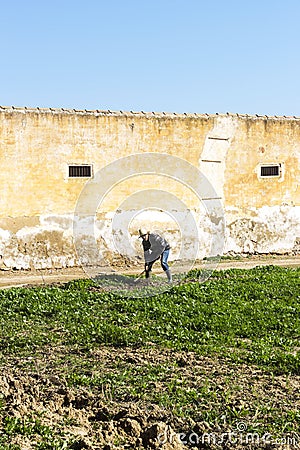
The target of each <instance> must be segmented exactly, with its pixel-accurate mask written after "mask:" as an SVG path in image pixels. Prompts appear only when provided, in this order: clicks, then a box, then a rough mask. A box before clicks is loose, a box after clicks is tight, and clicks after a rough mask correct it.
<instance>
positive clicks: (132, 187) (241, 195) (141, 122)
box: [0, 108, 300, 268]
mask: <svg viewBox="0 0 300 450" xmlns="http://www.w3.org/2000/svg"><path fill="white" fill-rule="evenodd" d="M0 138H1V151H0V163H1V173H0V185H1V199H0V254H1V255H2V264H4V265H6V266H9V267H12V266H14V267H18V268H20V267H33V266H34V267H51V266H58V267H59V266H66V265H74V264H77V262H76V255H74V250H73V243H72V214H73V212H74V210H75V208H76V204H77V201H78V197H79V195H80V193H81V191H82V189H83V187H84V185H85V183H86V181H87V180H86V179H69V178H68V176H67V168H68V164H92V165H93V171H94V173H97V172H98V171H99V170H101V169H102V168H104V167H105V166H107V164H109V163H113V162H114V161H115V160H117V159H119V158H122V157H126V156H128V155H131V154H137V153H147V152H154V153H158V154H159V153H164V154H169V155H173V156H177V157H179V158H182V159H184V160H187V161H188V162H190V163H191V164H192V165H194V166H195V167H197V168H198V169H199V170H200V171H201V172H202V173H203V174H204V175H205V176H207V178H208V179H209V180H210V182H211V183H212V185H213V186H214V187H215V190H216V193H217V196H218V197H220V199H221V202H222V204H223V206H224V211H225V218H226V224H227V228H226V230H227V231H226V233H227V234H226V238H227V239H226V245H225V247H224V251H225V252H228V251H232V252H272V251H278V252H286V251H293V249H294V250H295V249H296V247H297V241H298V240H299V236H300V218H299V206H300V187H299V186H300V175H299V174H300V170H299V169H300V167H299V166H300V119H298V118H282V117H281V118H275V117H269V118H266V117H256V116H249V117H248V116H239V115H211V116H208V115H196V114H194V115H184V114H183V115H176V114H164V113H161V114H154V113H147V114H144V113H121V112H120V113H118V112H112V113H111V112H108V111H106V112H101V111H99V112H97V111H90V112H89V111H81V112H80V111H73V110H68V111H63V110H50V109H49V110H38V109H32V110H30V109H25V108H19V109H18V108H0ZM270 163H281V164H282V168H283V176H282V177H280V178H279V179H277V178H274V179H260V178H259V177H258V175H257V170H258V167H259V164H270ZM158 187H159V188H160V189H162V190H165V191H166V192H171V193H173V194H174V195H175V196H177V197H179V198H180V199H182V200H183V201H184V202H185V204H186V206H187V208H189V209H191V210H194V211H196V215H197V214H198V215H197V220H199V224H200V228H201V214H202V212H201V207H200V206H199V199H198V198H197V196H195V195H194V194H193V193H192V192H191V191H190V190H189V189H188V188H187V187H186V186H183V185H182V184H181V183H180V182H178V181H175V180H171V179H169V178H166V177H163V176H157V177H153V176H149V175H148V176H147V175H144V176H139V177H135V178H131V179H129V180H126V181H123V182H122V183H120V184H119V185H118V187H116V188H114V189H112V190H111V192H110V193H109V194H108V195H107V197H106V199H105V200H104V202H103V204H102V205H101V208H100V210H99V211H98V217H101V218H102V219H103V218H104V219H105V218H106V219H107V220H108V218H109V213H112V212H114V211H115V210H116V209H117V208H118V206H119V205H120V204H121V203H122V201H124V199H126V198H127V197H128V196H129V195H130V194H132V193H134V192H136V191H137V190H141V189H157V188H158ZM142 203H143V202H142V201H140V204H137V205H136V207H137V209H142V208H143V204H142ZM100 234H101V230H100ZM100 237H101V239H102V242H103V243H104V244H103V245H104V246H105V251H106V253H105V254H106V255H107V254H108V253H109V251H110V250H112V243H111V241H110V235H109V228H108V227H107V228H106V229H105V230H104V231H103V233H102V234H101V236H100ZM176 239H177V238H176ZM176 245H178V243H177V244H176ZM176 245H175V246H176ZM200 253H201V252H200ZM103 255H104V253H103Z"/></svg>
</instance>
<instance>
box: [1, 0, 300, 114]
mask: <svg viewBox="0 0 300 450" xmlns="http://www.w3.org/2000/svg"><path fill="white" fill-rule="evenodd" d="M0 11H1V40H0V46H1V70H0V86H1V95H0V104H1V105H14V106H29V107H36V106H39V107H58V108H59V107H62V108H83V109H111V110H134V111H140V110H143V111H170V112H179V113H182V112H198V113H215V112H219V113H222V112H233V113H248V114H256V113H257V114H268V115H296V116H300V101H299V100H300V26H299V24H300V2H299V0H285V1H283V0H251V1H245V0H244V1H243V0H223V1H222V0H214V1H207V0H205V1H202V0H148V1H146V0H144V1H143V0H139V1H138V0H98V1H97V0H82V1H79V0H48V1H45V0H43V1H42V0H10V1H7V0H2V1H1V10H0Z"/></svg>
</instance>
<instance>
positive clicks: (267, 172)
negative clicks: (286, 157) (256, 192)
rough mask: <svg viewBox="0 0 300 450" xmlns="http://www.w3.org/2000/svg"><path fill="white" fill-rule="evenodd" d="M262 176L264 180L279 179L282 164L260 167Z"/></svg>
mask: <svg viewBox="0 0 300 450" xmlns="http://www.w3.org/2000/svg"><path fill="white" fill-rule="evenodd" d="M260 176H261V177H263V178H268V177H279V176H280V164H272V165H269V166H261V167H260Z"/></svg>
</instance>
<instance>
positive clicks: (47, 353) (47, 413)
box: [0, 347, 300, 450]
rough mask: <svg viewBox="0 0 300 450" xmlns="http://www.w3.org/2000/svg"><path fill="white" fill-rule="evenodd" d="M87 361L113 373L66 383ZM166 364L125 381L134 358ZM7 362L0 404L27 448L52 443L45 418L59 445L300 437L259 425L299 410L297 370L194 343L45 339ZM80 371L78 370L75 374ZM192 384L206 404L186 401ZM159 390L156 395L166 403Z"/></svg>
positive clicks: (144, 365) (179, 445) (167, 446)
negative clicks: (188, 346)
mask: <svg viewBox="0 0 300 450" xmlns="http://www.w3.org/2000/svg"><path fill="white" fill-rule="evenodd" d="M84 362H86V363H88V364H89V366H90V367H92V371H95V372H94V379H96V378H97V374H96V373H98V375H99V374H101V376H102V379H104V378H105V375H110V376H108V377H107V382H106V383H101V384H97V383H95V385H89V386H86V385H85V383H84V377H82V380H81V381H82V383H81V384H82V385H80V386H78V385H77V386H76V387H75V386H74V384H73V385H72V383H71V384H70V377H69V375H68V374H70V373H72V372H73V373H76V374H77V375H76V377H78V379H79V378H80V373H78V372H79V367H82V364H83V363H84ZM161 366H164V367H165V368H168V370H165V371H164V376H163V377H159V378H157V377H155V376H154V375H153V379H152V380H151V377H150V376H149V377H148V378H149V379H148V380H147V385H143V383H141V384H140V385H139V380H135V383H133V385H134V384H135V386H136V389H137V391H136V392H135V391H134V390H128V385H129V383H131V384H132V380H131V381H129V375H128V374H130V371H131V369H132V368H134V371H135V373H137V369H139V371H140V373H145V371H147V370H149V367H151V373H152V374H155V373H159V371H160V368H161ZM116 367H117V368H118V369H117V370H118V373H119V374H120V373H121V372H122V370H123V372H122V373H123V379H122V380H120V379H118V381H116V382H114V379H113V377H111V374H112V373H116V371H117V370H116ZM76 368H77V369H78V370H77V371H76ZM1 372H2V375H1V376H0V392H1V397H2V399H1V403H2V413H4V416H5V414H7V415H8V416H9V417H10V423H5V426H6V428H7V427H9V425H10V426H11V427H13V426H15V428H16V430H15V431H16V432H15V433H11V437H10V442H9V444H10V445H13V444H15V445H19V446H20V448H21V449H22V450H23V449H24V450H25V449H34V448H49V449H50V448H52V447H51V445H50V446H49V447H47V446H41V447H38V444H39V442H40V439H41V437H40V435H43V436H45V435H46V433H47V429H48V428H49V430H51V431H49V433H50V435H49V442H53V443H54V442H60V443H64V444H65V445H66V446H65V447H64V446H63V444H60V446H59V445H58V446H54V444H52V445H53V448H59V449H63V448H70V449H84V448H85V449H90V450H92V449H93V450H96V449H106V450H109V449H111V450H113V449H158V448H160V449H163V450H171V449H173V450H176V449H192V448H194V449H198V448H202V449H220V448H222V449H227V448H235V449H237V448H238V449H246V448H247V449H260V448H264V449H277V450H278V449H294V448H295V449H296V448H299V444H300V436H299V435H298V434H297V432H296V430H294V433H292V434H291V433H289V438H287V437H286V436H287V435H286V434H282V436H285V437H284V438H281V440H280V442H279V441H275V440H274V442H273V440H272V439H273V437H272V436H271V435H268V433H267V431H266V429H264V426H263V423H264V421H272V420H278V417H277V419H276V414H278V412H279V414H282V415H288V414H290V412H291V401H292V409H293V411H297V410H298V411H299V407H300V389H299V388H300V377H299V376H295V375H293V376H289V375H277V376H275V377H274V376H271V375H269V374H266V373H264V372H263V371H261V370H260V369H259V368H255V367H249V366H247V365H243V364H239V365H235V364H234V363H228V361H223V360H222V359H214V358H210V357H203V356H200V355H196V354H194V353H192V352H178V351H171V350H158V349H157V348H153V349H151V348H148V349H138V350H135V349H116V348H109V347H102V348H99V349H97V350H91V351H89V354H86V353H84V351H83V350H80V349H77V350H76V349H75V348H74V349H73V351H72V352H71V354H70V350H68V354H67V353H66V349H65V348H45V349H44V350H43V352H39V353H37V354H34V355H33V356H32V357H30V356H29V357H27V358H17V357H12V358H7V359H6V362H5V367H2V371H1ZM88 375H90V376H91V375H93V374H92V373H90V374H88V373H86V374H85V377H86V379H87V378H88ZM76 377H75V375H73V381H74V380H75V378H76ZM103 377H104V378H103ZM78 379H77V381H78ZM175 380H177V386H176V383H175ZM180 380H181V381H180ZM178 383H179V384H178ZM180 383H182V385H183V386H184V389H185V390H184V391H183V392H185V395H184V396H183V398H182V414H180V411H179V410H178V408H177V410H175V409H174V408H173V407H172V389H173V390H175V389H176V390H177V397H178V389H180ZM194 389H197V390H198V391H199V390H202V391H203V400H202V404H201V405H199V404H197V405H195V403H193V401H192V397H191V398H190V399H188V402H187V399H186V397H187V396H188V392H193V390H194ZM143 392H144V394H145V395H144V396H143V395H141V393H143ZM163 398H165V406H164V405H163V403H164V402H163V401H162V400H163ZM153 399H160V405H159V406H158V403H157V402H155V401H153ZM177 402H178V398H177ZM193 405H194V406H193ZM190 407H191V408H197V410H198V414H197V415H196V416H195V415H194V417H193V419H192V418H188V417H189V414H185V413H184V412H185V408H190ZM229 409H230V410H231V411H234V410H235V411H236V412H237V415H238V414H239V415H240V413H241V411H243V410H245V411H248V416H247V419H245V420H241V419H239V420H237V421H236V422H231V423H228V422H227V419H226V418H227V417H228V415H227V411H228V410H229ZM186 411H187V409H186ZM211 411H214V412H216V411H218V414H217V416H216V417H215V420H214V421H213V420H212V418H210V419H209V417H210V412H211ZM249 411H250V412H249ZM249 414H250V416H249ZM272 415H273V416H272ZM12 417H14V418H15V421H14V422H13V423H11V422H12V419H11V418H12ZM249 419H250V420H249ZM39 421H41V423H42V429H41V430H40V429H39V425H38V423H39ZM208 421H209V423H208ZM250 423H251V427H253V426H254V427H255V429H257V430H258V431H257V432H256V433H255V434H254V433H253V434H252V433H251V428H250V426H249V424H250ZM17 427H19V428H18V429H17ZM26 427H27V428H26ZM30 427H31V428H30ZM24 430H25V432H24ZM26 430H27V431H26ZM17 431H19V432H17ZM247 433H249V435H248V434H247ZM247 436H248V437H247ZM0 438H1V435H0ZM55 439H56V441H55ZM288 439H289V441H288ZM287 442H290V443H291V442H293V443H294V444H295V445H290V443H289V444H287ZM1 448H5V449H6V448H16V447H1Z"/></svg>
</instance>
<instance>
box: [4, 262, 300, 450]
mask: <svg viewBox="0 0 300 450" xmlns="http://www.w3.org/2000/svg"><path fill="white" fill-rule="evenodd" d="M198 276H199V272H197V271H196V270H194V271H191V272H190V273H189V274H188V276H187V278H186V280H185V282H184V283H181V284H180V285H178V286H174V287H172V288H171V290H169V291H168V292H165V293H162V294H159V295H156V296H149V297H145V298H131V297H130V296H129V297H128V296H120V295H116V294H114V293H113V292H105V291H103V292H101V291H100V290H99V289H96V287H97V286H98V285H96V284H95V282H94V281H92V280H79V281H78V280H77V281H73V282H70V283H67V284H62V285H54V286H48V287H47V286H43V287H27V288H13V289H8V290H2V291H0V311H1V315H0V323H1V342H0V350H1V360H0V364H1V369H2V377H1V380H2V381H1V383H2V384H1V386H0V388H1V392H2V393H1V394H0V395H1V397H0V416H1V420H2V424H1V433H0V449H3V450H4V449H11V450H13V449H14V450H17V449H23V448H24V449H25V448H26V449H27V448H29V449H30V448H36V449H40V450H41V449H49V450H50V449H80V448H90V449H107V450H108V449H114V448H132V449H133V448H140V449H144V448H149V449H150V448H166V447H163V445H166V444H163V443H161V447H158V445H159V443H158V442H157V439H158V437H159V430H163V429H164V427H165V429H168V430H169V431H168V433H169V434H168V435H167V434H166V433H165V434H164V436H168V439H169V437H170V433H171V432H170V430H172V433H173V434H174V435H175V434H176V439H177V438H178V433H181V441H182V443H184V444H185V447H182V448H214V445H216V448H229V447H228V446H226V445H228V436H229V438H230V435H228V434H226V433H230V432H234V430H235V432H237V431H239V432H244V433H246V431H247V433H249V434H250V435H251V433H252V435H253V434H254V433H256V434H255V436H256V441H255V442H252V443H251V444H248V446H247V448H279V442H280V443H281V444H282V445H287V442H289V445H290V447H286V448H300V447H299V446H300V408H299V407H300V394H299V391H300V382H299V379H300V302H299V300H300V269H287V268H279V267H275V266H265V267H256V268H254V269H251V270H242V269H228V270H224V271H215V272H214V273H213V275H212V276H211V277H210V278H209V280H207V281H206V282H204V283H199V282H198V281H197V280H198ZM168 427H169V428H168ZM151 433H152V434H151ZM172 433H171V434H172ZM204 433H211V435H210V436H213V437H214V439H216V436H221V435H222V436H223V435H225V434H226V435H227V444H226V442H225V441H224V442H223V440H222V442H221V443H219V444H218V445H219V446H218V445H217V444H216V442H215V443H212V442H210V443H203V434H204ZM266 434H267V435H268V442H265V441H266V439H265V441H262V439H263V436H265V435H266ZM235 436H236V435H235ZM171 437H172V436H171ZM210 438H211V437H210ZM242 438H243V439H244V436H241V438H240V440H239V439H236V440H235V441H234V442H233V443H231V445H232V448H239V445H241V448H242V445H244V443H242V442H240V441H241V440H242ZM270 439H271V443H270V442H269V441H270ZM288 440H290V441H288ZM155 441H156V442H155ZM176 442H177V441H176ZM155 445H156V447H155ZM170 445H173V447H169V448H174V449H175V448H181V447H176V445H179V444H175V443H174V444H170ZM272 445H273V447H272ZM243 448H245V447H243ZM283 448H285V447H283Z"/></svg>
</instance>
